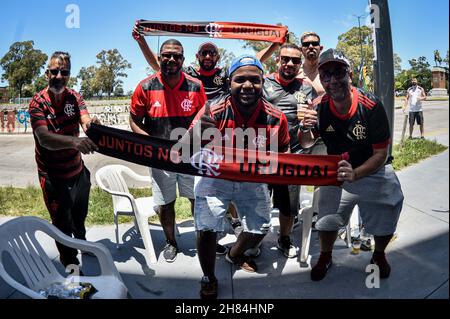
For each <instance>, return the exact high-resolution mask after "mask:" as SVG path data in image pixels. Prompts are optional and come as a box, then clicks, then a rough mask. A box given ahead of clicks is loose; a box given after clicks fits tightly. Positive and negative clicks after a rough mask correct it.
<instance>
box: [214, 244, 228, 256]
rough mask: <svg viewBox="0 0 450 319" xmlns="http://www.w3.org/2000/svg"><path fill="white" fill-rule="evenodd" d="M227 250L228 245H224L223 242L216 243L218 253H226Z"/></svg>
mask: <svg viewBox="0 0 450 319" xmlns="http://www.w3.org/2000/svg"><path fill="white" fill-rule="evenodd" d="M227 251H228V249H227V247H225V246H222V245H221V244H216V255H225V254H226V253H227Z"/></svg>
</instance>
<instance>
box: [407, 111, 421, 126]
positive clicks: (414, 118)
mask: <svg viewBox="0 0 450 319" xmlns="http://www.w3.org/2000/svg"><path fill="white" fill-rule="evenodd" d="M414 122H416V123H417V125H422V124H423V112H422V111H420V112H409V125H414Z"/></svg>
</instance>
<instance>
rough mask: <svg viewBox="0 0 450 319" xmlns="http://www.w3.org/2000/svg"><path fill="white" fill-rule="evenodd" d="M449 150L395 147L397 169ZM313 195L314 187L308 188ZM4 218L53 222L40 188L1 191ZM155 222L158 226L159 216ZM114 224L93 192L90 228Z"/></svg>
mask: <svg viewBox="0 0 450 319" xmlns="http://www.w3.org/2000/svg"><path fill="white" fill-rule="evenodd" d="M446 149H447V147H446V146H443V145H441V144H438V143H437V142H436V141H430V140H426V139H425V140H421V139H413V140H406V141H405V142H404V143H403V145H399V144H398V145H395V146H394V150H393V156H394V162H393V166H394V168H395V169H396V170H400V169H402V168H404V167H407V166H409V165H412V164H414V163H417V162H419V161H421V160H423V159H425V158H427V157H430V156H432V155H435V154H438V153H440V152H443V151H444V150H446ZM307 190H308V191H311V192H312V191H313V187H312V186H308V187H307ZM130 192H131V193H132V194H133V196H134V197H135V198H136V197H145V196H151V190H150V188H142V189H131V190H130ZM0 207H1V210H0V215H7V216H30V215H32V216H37V217H40V218H44V219H46V220H49V215H48V212H47V209H46V207H45V204H44V201H43V199H42V191H41V189H40V188H39V187H33V186H29V187H27V188H14V187H0ZM175 211H176V214H177V215H176V219H177V222H180V221H183V220H188V219H192V216H191V204H190V202H189V200H188V199H186V198H178V199H177V201H176V204H175ZM119 221H120V222H131V218H129V217H124V216H121V217H120V218H119ZM152 221H153V222H158V218H157V216H155V217H153V219H152ZM112 223H114V219H113V207H112V197H111V195H109V194H107V193H105V192H104V191H102V190H101V189H100V188H98V187H93V188H92V189H91V195H90V198H89V214H88V218H87V220H86V224H87V225H102V224H103V225H104V224H112Z"/></svg>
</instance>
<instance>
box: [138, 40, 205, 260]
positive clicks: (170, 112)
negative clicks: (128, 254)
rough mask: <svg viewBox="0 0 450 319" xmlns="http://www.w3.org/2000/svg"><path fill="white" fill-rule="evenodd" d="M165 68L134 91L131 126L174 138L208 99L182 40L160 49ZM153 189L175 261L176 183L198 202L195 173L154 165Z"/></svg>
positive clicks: (167, 256) (167, 257)
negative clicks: (187, 68)
mask: <svg viewBox="0 0 450 319" xmlns="http://www.w3.org/2000/svg"><path fill="white" fill-rule="evenodd" d="M158 60H159V63H160V65H161V71H159V72H157V73H156V74H154V75H152V76H150V77H148V78H147V79H145V80H143V81H141V82H140V83H139V85H138V86H137V88H136V90H135V91H134V93H133V96H132V99H131V107H130V127H131V129H132V131H133V132H135V133H140V134H144V135H150V136H155V137H160V138H163V139H167V140H168V139H170V135H171V132H172V130H174V129H176V128H185V129H187V128H189V125H190V124H191V122H192V119H193V118H194V116H195V115H196V114H197V112H198V110H200V109H201V108H202V107H203V105H204V104H205V102H206V95H205V90H204V88H203V85H202V83H201V82H200V81H198V80H197V79H194V78H192V77H191V76H189V75H187V74H185V73H184V72H183V71H182V70H181V68H182V66H183V62H184V55H183V46H182V45H181V43H180V42H179V41H178V40H175V39H169V40H167V41H165V42H164V43H163V44H162V46H161V49H160V53H159V57H158ZM150 173H151V176H152V190H153V199H154V201H155V204H156V205H158V216H159V219H160V222H161V226H162V228H163V230H164V234H165V236H166V240H167V244H166V246H165V247H164V253H163V255H164V258H165V260H166V261H167V262H173V261H175V259H176V257H177V253H178V245H177V242H176V240H175V227H174V225H175V199H176V196H177V193H176V185H177V183H178V191H179V194H180V196H182V197H187V198H189V200H190V201H191V205H192V206H191V209H192V210H193V206H194V192H193V186H194V178H193V176H189V175H184V174H179V173H173V172H168V171H163V170H159V169H154V168H150Z"/></svg>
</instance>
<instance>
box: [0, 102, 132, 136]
mask: <svg viewBox="0 0 450 319" xmlns="http://www.w3.org/2000/svg"><path fill="white" fill-rule="evenodd" d="M95 111H96V112H91V113H90V115H91V117H93V116H97V118H98V119H99V120H100V123H102V124H103V125H106V126H117V125H128V123H129V121H128V119H129V114H130V107H129V106H128V105H124V106H105V107H103V108H101V109H98V110H95ZM0 124H1V133H27V131H28V132H29V131H31V130H30V114H29V113H28V109H17V110H12V109H9V110H7V109H4V110H1V111H0Z"/></svg>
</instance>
